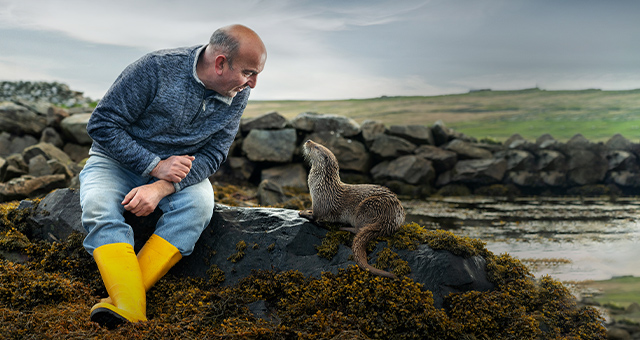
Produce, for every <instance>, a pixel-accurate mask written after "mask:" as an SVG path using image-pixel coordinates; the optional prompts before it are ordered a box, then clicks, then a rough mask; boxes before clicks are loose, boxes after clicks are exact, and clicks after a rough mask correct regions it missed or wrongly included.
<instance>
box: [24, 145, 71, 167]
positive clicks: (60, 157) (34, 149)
mask: <svg viewBox="0 0 640 340" xmlns="http://www.w3.org/2000/svg"><path fill="white" fill-rule="evenodd" d="M38 155H42V156H44V157H45V158H46V159H47V160H51V159H55V160H57V161H59V162H60V163H62V164H64V165H68V164H71V163H73V161H72V160H71V158H70V157H69V155H67V154H66V153H64V151H62V150H60V149H58V148H56V147H55V146H54V145H53V144H49V143H38V144H36V145H32V146H30V147H28V148H26V149H24V151H22V158H24V161H25V162H27V163H29V161H30V160H31V158H33V157H36V156H38Z"/></svg>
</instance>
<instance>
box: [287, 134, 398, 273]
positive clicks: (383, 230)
mask: <svg viewBox="0 0 640 340" xmlns="http://www.w3.org/2000/svg"><path fill="white" fill-rule="evenodd" d="M303 151H304V155H305V159H306V160H307V161H308V162H309V163H310V165H311V170H310V171H309V178H308V183H309V191H310V193H311V201H312V202H311V205H312V206H311V209H310V210H304V211H301V212H300V216H302V217H304V218H307V219H309V220H312V221H317V222H329V223H331V222H333V223H342V224H348V225H350V226H351V228H340V230H346V231H349V232H352V233H354V234H355V237H354V238H353V244H352V246H351V249H352V250H353V255H354V258H355V261H356V263H357V264H358V266H359V267H360V268H362V269H364V270H368V271H369V272H371V273H373V274H375V275H380V276H385V277H390V278H395V277H396V276H395V275H394V274H391V273H389V272H387V271H384V270H380V269H377V268H374V267H373V266H371V265H370V264H369V263H368V262H367V244H369V242H370V241H372V240H375V239H376V238H378V237H379V236H387V235H391V234H392V233H394V232H395V231H396V230H398V228H400V226H402V224H403V223H404V219H405V212H404V208H402V204H401V203H400V200H398V197H397V196H396V195H395V194H394V193H393V192H392V191H391V190H389V189H387V188H385V187H383V186H380V185H373V184H345V183H343V182H342V181H341V180H340V174H339V170H340V168H339V166H338V160H337V159H336V157H335V155H334V154H333V153H332V152H331V151H330V150H329V149H327V148H326V147H324V146H322V145H320V144H318V143H315V142H313V141H311V140H308V141H306V142H305V144H304V146H303Z"/></svg>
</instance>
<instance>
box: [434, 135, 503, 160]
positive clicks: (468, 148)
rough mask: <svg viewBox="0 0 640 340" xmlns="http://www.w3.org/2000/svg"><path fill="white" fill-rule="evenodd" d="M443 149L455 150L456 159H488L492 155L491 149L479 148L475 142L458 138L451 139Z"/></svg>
mask: <svg viewBox="0 0 640 340" xmlns="http://www.w3.org/2000/svg"><path fill="white" fill-rule="evenodd" d="M444 149H445V150H448V151H452V152H455V153H456V154H457V155H458V159H488V158H492V157H493V154H492V153H491V151H487V150H485V149H482V148H479V147H477V146H476V145H475V144H471V143H468V142H465V141H463V140H460V139H454V140H452V141H451V142H449V143H448V144H447V145H446V146H445V147H444Z"/></svg>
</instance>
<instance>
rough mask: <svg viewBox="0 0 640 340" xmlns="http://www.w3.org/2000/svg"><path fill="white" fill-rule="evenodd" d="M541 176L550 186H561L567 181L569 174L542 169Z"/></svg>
mask: <svg viewBox="0 0 640 340" xmlns="http://www.w3.org/2000/svg"><path fill="white" fill-rule="evenodd" d="M540 178H541V179H542V182H544V184H546V185H548V186H551V187H561V186H564V185H565V183H566V179H567V174H566V173H564V172H561V171H541V172H540Z"/></svg>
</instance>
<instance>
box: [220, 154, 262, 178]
mask: <svg viewBox="0 0 640 340" xmlns="http://www.w3.org/2000/svg"><path fill="white" fill-rule="evenodd" d="M255 168H256V166H255V164H254V163H253V162H251V161H250V160H248V159H246V158H244V157H229V158H227V160H226V161H225V162H224V163H222V165H221V166H220V168H219V169H218V171H216V173H215V174H213V176H211V177H209V179H210V180H212V181H217V180H220V181H223V182H228V183H244V182H248V181H249V179H250V178H251V176H252V175H253V171H254V170H255Z"/></svg>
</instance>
